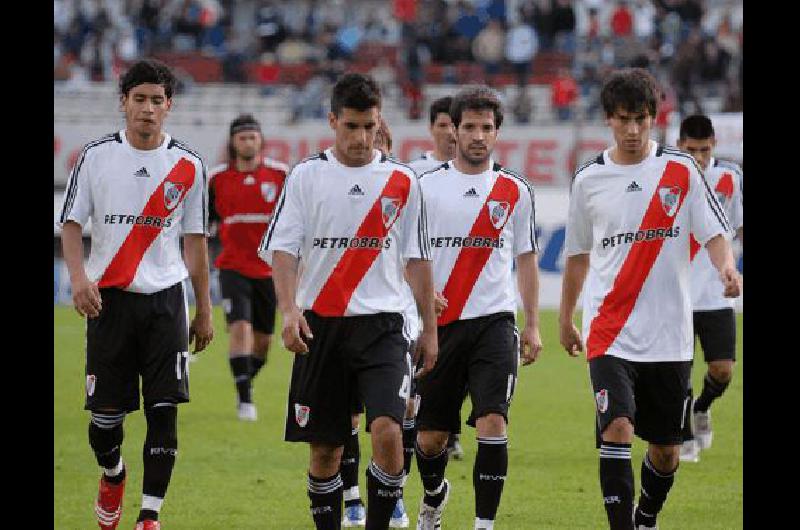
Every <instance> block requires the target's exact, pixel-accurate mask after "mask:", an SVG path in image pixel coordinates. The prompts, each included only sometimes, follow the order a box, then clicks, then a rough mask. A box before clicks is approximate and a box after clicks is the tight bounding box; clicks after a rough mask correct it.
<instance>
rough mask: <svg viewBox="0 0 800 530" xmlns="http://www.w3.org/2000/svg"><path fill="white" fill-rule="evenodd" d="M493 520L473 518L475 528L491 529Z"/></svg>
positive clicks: (479, 529) (477, 529) (481, 529)
mask: <svg viewBox="0 0 800 530" xmlns="http://www.w3.org/2000/svg"><path fill="white" fill-rule="evenodd" d="M493 529H494V520H492V519H478V518H477V517H476V518H475V530H493Z"/></svg>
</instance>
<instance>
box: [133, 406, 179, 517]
mask: <svg viewBox="0 0 800 530" xmlns="http://www.w3.org/2000/svg"><path fill="white" fill-rule="evenodd" d="M144 414H145V418H146V419H147V436H146V437H145V441H144V449H143V451H142V453H143V455H142V459H143V462H144V466H143V467H144V471H143V476H142V509H141V510H140V512H139V518H138V519H137V520H138V521H143V520H144V519H152V520H158V512H159V510H160V509H161V503H162V502H163V500H164V496H165V495H166V493H167V487H168V486H169V480H170V478H171V477H172V468H173V467H174V466H175V458H176V457H177V456H178V407H177V406H176V405H175V404H166V405H163V406H152V407H147V408H145V409H144Z"/></svg>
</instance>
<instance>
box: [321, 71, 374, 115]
mask: <svg viewBox="0 0 800 530" xmlns="http://www.w3.org/2000/svg"><path fill="white" fill-rule="evenodd" d="M345 107H347V108H348V109H354V110H357V111H360V112H363V111H365V110H367V109H370V108H372V107H378V108H380V107H381V90H380V88H378V83H376V82H375V80H374V79H372V77H370V76H369V75H365V74H355V73H349V74H344V75H343V76H342V77H340V78H339V80H338V81H336V84H335V85H333V92H332V93H331V112H333V113H334V114H335V115H336V116H339V113H340V112H341V110H342V109H343V108H345Z"/></svg>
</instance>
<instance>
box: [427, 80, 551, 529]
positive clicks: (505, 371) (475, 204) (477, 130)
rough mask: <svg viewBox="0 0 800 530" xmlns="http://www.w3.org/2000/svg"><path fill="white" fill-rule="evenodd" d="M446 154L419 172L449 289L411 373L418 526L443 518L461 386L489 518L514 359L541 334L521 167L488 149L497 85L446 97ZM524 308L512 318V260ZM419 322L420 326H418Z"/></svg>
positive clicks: (479, 521) (503, 464)
mask: <svg viewBox="0 0 800 530" xmlns="http://www.w3.org/2000/svg"><path fill="white" fill-rule="evenodd" d="M450 117H451V118H452V120H453V126H454V128H455V136H456V152H455V159H454V160H453V161H451V162H446V163H444V164H442V165H441V166H439V167H438V168H436V169H433V170H431V171H428V172H426V173H423V174H422V175H421V176H420V184H421V186H422V190H423V193H424V194H425V197H426V201H427V206H428V208H429V209H430V210H429V211H430V212H432V213H431V214H430V216H429V219H428V223H429V225H428V228H429V232H428V234H429V238H430V243H431V249H432V254H433V270H434V283H435V288H436V290H437V291H439V292H441V293H442V294H443V296H444V298H445V299H446V300H447V306H446V307H445V308H444V311H443V312H442V314H441V315H439V317H438V321H437V324H438V326H439V331H438V336H439V348H440V355H439V359H438V361H437V364H436V366H435V367H434V368H433V370H432V371H431V372H430V373H429V374H428V375H427V376H425V377H422V378H420V380H419V382H418V391H419V396H420V405H419V413H418V414H417V420H416V423H417V431H418V432H417V447H416V456H417V467H418V469H419V473H420V478H421V479H422V484H423V488H424V490H425V494H424V496H423V498H422V500H421V502H420V510H419V518H418V520H417V528H418V529H419V530H435V529H438V528H441V519H442V513H443V511H444V507H445V505H446V504H447V501H448V498H449V496H450V493H451V492H450V482H449V481H448V480H447V479H446V478H445V477H444V475H445V468H446V466H447V460H448V451H447V448H446V444H447V439H448V437H449V435H450V434H451V433H458V432H459V431H460V430H461V418H460V412H461V406H462V403H463V401H464V398H465V396H466V395H467V393H469V396H470V398H471V400H472V413H471V414H470V416H469V419H468V420H467V423H468V424H469V425H471V426H473V427H475V429H476V431H477V440H478V451H477V454H476V456H475V464H474V468H473V474H472V480H473V487H474V488H475V528H476V529H491V528H494V520H495V517H496V514H497V510H498V507H499V505H500V498H501V495H502V492H503V484H504V483H505V480H506V473H507V470H508V447H507V444H508V434H507V424H508V410H509V406H510V404H511V398H512V396H513V393H514V387H515V385H516V380H517V366H518V364H519V361H520V353H522V358H523V362H524V364H526V365H527V364H530V363H532V362H533V361H535V360H536V358H537V357H538V355H539V352H540V350H541V348H542V341H541V338H540V336H539V312H538V297H539V276H538V266H537V263H536V252H537V251H538V248H537V244H536V236H535V220H534V219H535V215H534V196H533V189H532V188H531V186H530V184H528V182H527V180H526V179H525V178H524V177H521V176H519V175H517V174H515V173H512V172H510V171H508V170H507V169H504V168H503V167H502V166H500V164H497V163H494V162H493V161H492V159H491V155H492V151H493V148H494V146H495V143H496V141H497V136H498V132H499V129H500V126H501V124H502V121H503V110H502V106H501V104H500V101H499V100H498V98H497V96H496V95H495V94H494V92H492V91H491V90H490V89H489V88H487V87H475V88H469V89H465V90H462V91H461V92H459V93H458V94H456V96H455V97H454V98H453V101H452V105H451V107H450ZM515 260H516V264H517V280H518V288H519V292H520V295H521V297H522V301H523V306H524V311H525V327H524V329H523V330H522V332H521V333H520V332H519V331H518V330H517V328H516V326H515V319H516V309H517V305H516V295H515V289H514V281H513V274H512V265H513V263H514V261H515ZM426 329H427V328H426Z"/></svg>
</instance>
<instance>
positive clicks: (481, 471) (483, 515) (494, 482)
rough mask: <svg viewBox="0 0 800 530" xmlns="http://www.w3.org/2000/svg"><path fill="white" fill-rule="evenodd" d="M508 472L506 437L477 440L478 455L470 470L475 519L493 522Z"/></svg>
mask: <svg viewBox="0 0 800 530" xmlns="http://www.w3.org/2000/svg"><path fill="white" fill-rule="evenodd" d="M507 472H508V437H506V436H498V437H482V438H478V453H477V454H476V455H475V466H474V467H473V469H472V486H473V487H474V488H475V517H477V518H478V519H484V520H488V521H494V518H495V516H496V515H497V507H498V506H500V497H501V496H502V495H503V486H504V485H505V482H506V473H507Z"/></svg>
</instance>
